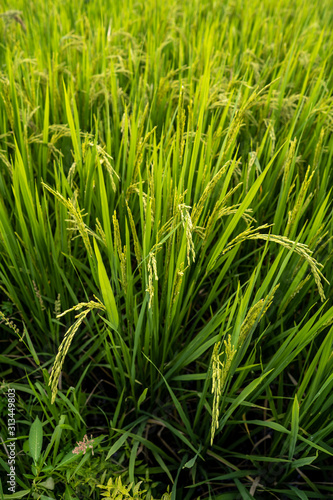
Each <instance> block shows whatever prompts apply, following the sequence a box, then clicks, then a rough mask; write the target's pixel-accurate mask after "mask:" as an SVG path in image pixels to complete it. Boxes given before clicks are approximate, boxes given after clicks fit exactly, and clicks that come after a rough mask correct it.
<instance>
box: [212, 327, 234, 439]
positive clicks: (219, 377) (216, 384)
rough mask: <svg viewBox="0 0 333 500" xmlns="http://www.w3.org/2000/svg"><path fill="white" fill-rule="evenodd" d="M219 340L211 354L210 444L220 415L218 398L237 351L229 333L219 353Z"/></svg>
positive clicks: (219, 398)
mask: <svg viewBox="0 0 333 500" xmlns="http://www.w3.org/2000/svg"><path fill="white" fill-rule="evenodd" d="M220 345H221V342H217V343H216V344H215V345H214V349H213V354H212V393H213V395H214V396H213V408H212V423H211V438H210V444H211V445H212V444H213V440H214V436H215V433H216V430H217V429H218V427H219V416H220V400H221V396H222V393H223V389H224V386H225V384H226V381H227V376H228V373H229V371H230V368H231V364H232V360H233V359H234V356H235V354H236V352H237V349H236V348H235V347H234V345H233V344H232V342H231V335H230V334H229V335H228V340H225V341H224V348H225V350H224V352H222V353H221V354H219V349H220ZM223 354H224V358H225V359H224V361H223V363H221V360H220V357H221V356H222V355H223Z"/></svg>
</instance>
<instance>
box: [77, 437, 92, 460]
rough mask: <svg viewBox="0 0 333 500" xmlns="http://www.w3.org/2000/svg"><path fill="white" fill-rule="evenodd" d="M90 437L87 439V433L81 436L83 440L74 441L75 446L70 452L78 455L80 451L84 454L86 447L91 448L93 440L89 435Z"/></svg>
mask: <svg viewBox="0 0 333 500" xmlns="http://www.w3.org/2000/svg"><path fill="white" fill-rule="evenodd" d="M90 438H91V439H88V436H87V434H86V435H85V436H83V441H79V442H76V444H77V447H76V448H74V450H73V451H72V453H75V454H76V455H78V454H79V453H80V452H81V451H82V452H83V455H84V454H85V452H86V451H87V448H91V449H92V450H93V442H94V440H93V438H92V436H90ZM92 454H94V450H93V451H92Z"/></svg>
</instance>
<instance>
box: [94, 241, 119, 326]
mask: <svg viewBox="0 0 333 500" xmlns="http://www.w3.org/2000/svg"><path fill="white" fill-rule="evenodd" d="M94 249H95V254H96V258H97V265H98V279H99V284H100V287H101V291H102V296H103V301H104V305H105V307H106V311H107V313H108V316H109V320H110V323H111V324H112V327H113V328H114V330H117V328H118V324H119V317H118V311H117V307H116V302H115V300H114V295H113V291H112V288H111V285H110V281H109V278H108V275H107V273H106V270H105V267H104V264H103V261H102V256H101V253H100V251H99V248H98V246H97V243H96V241H95V240H94Z"/></svg>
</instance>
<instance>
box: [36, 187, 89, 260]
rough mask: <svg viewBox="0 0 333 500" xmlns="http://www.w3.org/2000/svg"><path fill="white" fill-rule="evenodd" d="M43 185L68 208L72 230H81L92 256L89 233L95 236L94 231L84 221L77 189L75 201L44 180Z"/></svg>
mask: <svg viewBox="0 0 333 500" xmlns="http://www.w3.org/2000/svg"><path fill="white" fill-rule="evenodd" d="M42 186H43V187H44V188H45V189H47V190H48V191H49V192H50V193H51V194H53V196H55V198H57V200H59V201H60V202H61V203H62V204H63V205H64V206H65V207H66V208H67V210H68V212H69V215H70V217H71V222H73V223H74V228H72V230H74V231H79V233H80V236H81V238H82V240H83V243H84V245H85V247H86V250H87V252H88V255H89V257H92V256H93V251H92V247H91V244H90V240H89V235H93V236H94V233H93V231H91V229H89V228H88V226H87V225H86V224H85V223H84V222H83V214H82V210H80V208H79V207H78V203H77V191H75V193H74V201H72V200H70V199H68V200H66V198H64V197H63V196H62V194H61V193H59V192H58V191H55V190H54V189H52V188H51V187H50V186H48V185H47V184H45V183H44V182H42Z"/></svg>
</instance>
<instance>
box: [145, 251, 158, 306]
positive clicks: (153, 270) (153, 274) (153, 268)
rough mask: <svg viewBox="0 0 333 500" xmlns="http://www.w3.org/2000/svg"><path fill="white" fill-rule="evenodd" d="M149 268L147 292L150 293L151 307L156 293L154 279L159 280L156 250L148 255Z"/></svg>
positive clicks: (149, 303)
mask: <svg viewBox="0 0 333 500" xmlns="http://www.w3.org/2000/svg"><path fill="white" fill-rule="evenodd" d="M147 270H148V287H147V288H146V292H148V293H149V302H148V308H149V309H151V308H152V305H153V300H154V294H155V288H154V283H153V279H155V281H158V275H157V264H156V256H155V252H154V251H151V252H150V253H149V255H148V263H147Z"/></svg>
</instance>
